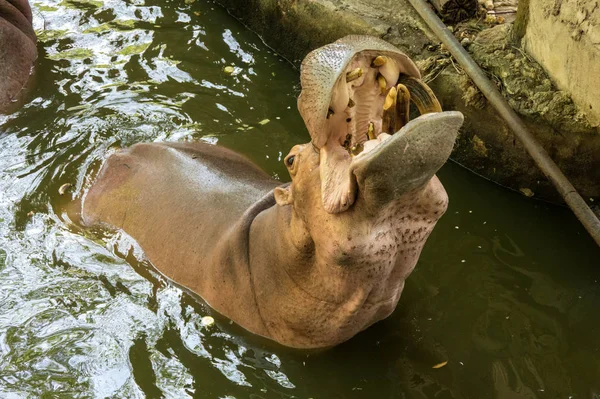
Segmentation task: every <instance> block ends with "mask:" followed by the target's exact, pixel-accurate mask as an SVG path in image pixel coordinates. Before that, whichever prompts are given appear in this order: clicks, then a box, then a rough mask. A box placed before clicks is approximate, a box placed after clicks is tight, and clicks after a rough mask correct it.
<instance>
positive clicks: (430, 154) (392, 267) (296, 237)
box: [275, 36, 463, 346]
mask: <svg viewBox="0 0 600 399" xmlns="http://www.w3.org/2000/svg"><path fill="white" fill-rule="evenodd" d="M301 79H302V93H301V95H300V98H299V99H298V107H299V110H300V113H301V114H302V116H303V118H304V120H305V123H306V125H307V127H308V130H309V132H310V134H311V137H312V141H311V142H310V143H307V144H303V145H297V146H295V147H293V148H292V149H291V151H290V153H289V154H288V155H287V156H286V157H285V159H284V162H285V165H286V166H287V168H288V170H289V173H290V175H291V178H292V183H291V184H290V185H289V186H287V187H284V186H282V187H278V188H276V189H275V200H276V202H277V204H278V205H280V206H282V207H287V206H289V207H290V208H288V209H290V213H291V219H290V220H291V221H290V222H289V230H290V233H291V237H292V241H294V245H295V247H296V248H300V249H302V248H309V249H308V250H306V251H305V252H306V255H305V256H306V257H308V258H309V259H311V262H312V264H313V265H316V266H314V267H313V269H315V270H316V269H318V270H319V271H320V272H319V274H318V275H319V276H320V277H316V275H315V274H312V272H311V276H313V277H307V278H303V275H304V274H306V273H308V272H307V270H306V269H305V268H303V269H302V270H293V271H288V273H289V274H290V276H291V278H292V279H293V280H295V281H296V282H300V281H303V283H298V284H303V286H302V289H303V290H304V291H305V292H309V293H310V295H312V296H313V297H315V298H319V301H320V302H319V303H331V304H337V305H335V306H336V307H335V311H334V313H335V314H336V315H337V316H335V317H332V319H339V320H340V322H339V323H338V324H337V325H336V323H334V322H329V324H328V325H329V326H330V327H328V329H330V330H331V331H323V328H324V327H321V324H320V325H319V326H316V325H315V326H313V327H314V328H313V327H311V331H320V333H319V334H320V335H319V339H321V337H329V338H330V340H329V341H327V340H326V339H324V340H323V341H322V342H321V341H319V343H318V344H317V343H315V340H316V338H315V337H316V335H313V336H311V337H304V338H305V339H306V342H310V345H311V346H319V345H320V346H323V345H325V344H326V343H333V342H341V341H343V340H345V339H348V338H349V337H351V336H352V335H353V334H355V333H356V332H357V331H360V330H362V329H364V328H366V327H368V326H369V325H370V324H372V323H374V322H376V321H378V320H381V319H383V318H384V317H387V316H388V315H389V314H390V313H391V312H392V311H393V309H394V308H395V305H396V303H397V301H398V299H399V297H400V293H401V292H402V289H403V286H404V280H405V279H406V277H407V276H408V274H410V272H411V271H412V270H413V268H414V266H415V264H416V262H417V260H418V257H419V255H420V253H421V249H422V247H423V245H424V243H425V240H426V239H427V237H428V236H429V234H430V233H431V231H432V229H433V227H434V225H435V223H436V222H437V220H438V219H439V218H440V217H441V216H442V214H443V213H444V212H445V210H446V208H447V204H448V197H447V195H446V192H445V190H444V188H443V186H442V185H441V183H440V182H439V180H438V179H437V177H436V176H435V173H436V172H437V171H438V169H439V168H440V167H441V166H442V165H443V164H444V163H445V162H446V161H447V159H448V157H449V156H450V153H451V151H452V148H453V146H454V142H455V140H456V136H457V134H458V131H459V128H460V126H461V125H462V122H463V116H462V114H461V113H460V112H441V107H440V105H439V103H438V101H437V99H436V98H435V96H434V95H433V93H432V92H431V90H430V89H429V88H428V87H427V86H426V85H425V84H424V83H423V82H422V81H420V79H419V72H418V70H417V68H416V67H415V65H414V64H413V63H412V61H410V60H409V59H408V57H406V56H405V55H404V54H402V53H401V52H399V51H398V50H397V49H396V48H395V47H393V46H391V45H390V44H388V43H386V42H383V41H381V40H379V39H376V38H372V37H363V36H349V37H346V38H343V39H341V40H339V41H337V42H335V43H332V44H330V45H327V46H325V47H322V48H319V49H317V50H315V51H313V52H312V53H310V54H309V55H308V56H307V57H306V59H305V60H304V62H303V64H302V71H301ZM410 102H412V103H414V104H415V106H416V108H418V110H419V111H420V113H421V116H419V117H418V118H416V119H414V120H412V121H409V107H410ZM325 276H326V277H325ZM305 277H306V276H305ZM341 304H343V305H341ZM340 312H341V313H343V314H341V313H340ZM338 317H339V318H338ZM350 319H351V320H352V323H349V322H342V321H341V320H350ZM303 323H305V324H309V322H307V321H304V322H303ZM297 329H300V326H297ZM303 345H304V344H303ZM307 345H308V344H307Z"/></svg>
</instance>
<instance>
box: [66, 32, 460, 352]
mask: <svg viewBox="0 0 600 399" xmlns="http://www.w3.org/2000/svg"><path fill="white" fill-rule="evenodd" d="M336 43H337V42H336ZM340 43H341V44H340ZM340 43H338V44H335V43H334V45H335V46H334V47H335V52H334V53H332V49H331V47H330V46H331V45H330V46H325V47H324V48H322V49H317V50H315V51H314V52H313V53H311V55H309V56H308V57H307V60H308V61H307V60H305V62H304V63H303V72H302V85H303V89H302V94H301V96H300V98H299V101H298V104H299V110H300V112H301V113H302V116H303V117H304V119H305V121H306V124H307V126H308V127H309V131H311V136H312V139H313V141H312V143H307V144H302V145H297V146H295V147H293V148H292V149H291V151H290V153H289V154H288V156H287V157H286V158H285V160H284V162H285V164H286V166H287V168H288V170H289V173H290V176H291V178H292V182H291V184H289V185H283V186H282V185H280V183H279V182H278V181H276V180H273V179H272V178H270V177H269V176H267V175H266V174H265V173H264V172H262V171H261V170H260V169H258V168H257V167H256V166H255V165H253V164H252V163H251V162H250V161H248V160H247V159H245V158H244V157H242V156H240V155H238V154H236V153H234V152H232V151H229V150H227V149H224V148H221V147H218V146H210V145H206V144H201V143H170V144H168V143H163V144H138V145H135V146H133V147H131V148H129V149H126V150H123V151H121V152H119V153H116V154H113V155H112V156H110V157H109V158H108V159H107V161H106V162H105V164H104V165H103V167H102V169H101V171H100V173H99V175H98V178H97V179H96V182H95V183H94V184H93V185H92V187H91V188H90V190H89V191H88V192H87V193H86V194H85V196H84V198H83V201H82V203H83V207H82V209H81V214H80V215H74V214H72V215H71V216H72V217H73V218H76V217H81V221H82V222H83V224H86V225H97V224H102V223H104V224H109V225H112V226H115V227H118V228H121V229H123V230H125V231H126V232H127V233H129V234H130V235H131V236H133V237H134V238H135V239H136V240H137V241H138V242H139V244H140V245H141V247H142V248H143V249H144V251H145V253H146V255H147V256H148V258H149V259H150V261H151V262H152V263H153V264H154V265H155V266H156V267H157V269H159V270H160V271H161V272H162V273H163V274H165V275H166V276H167V277H169V278H171V279H173V280H174V281H176V282H178V283H180V284H183V285H185V286H187V287H188V288H190V289H191V290H193V291H195V292H197V293H198V294H200V295H201V296H202V297H203V298H204V299H205V300H206V301H207V302H208V303H209V304H210V305H211V306H212V307H213V308H214V309H216V310H217V311H219V312H221V313H222V314H224V315H225V316H227V317H229V318H230V319H232V320H233V321H235V322H237V323H238V324H240V325H241V326H243V327H245V328H246V329H248V330H249V331H251V332H253V333H256V334H259V335H262V336H265V337H267V338H270V339H273V340H275V341H277V342H279V343H281V344H283V345H287V346H291V347H296V348H325V347H331V346H333V345H337V344H339V343H341V342H344V341H346V340H348V339H350V338H351V337H352V336H354V335H355V334H357V333H358V332H360V331H362V330H364V329H365V328H367V327H369V326H370V325H372V324H373V323H375V322H377V321H379V320H381V319H383V318H385V317H387V316H389V315H390V314H391V312H392V311H393V310H394V309H395V307H396V305H397V303H398V300H399V298H400V295H401V293H402V290H403V288H404V283H405V280H406V278H407V277H408V275H409V274H410V273H411V272H412V270H413V268H414V267H415V265H416V262H417V260H418V257H419V254H420V253H421V250H422V248H423V245H424V244H425V241H426V239H427V237H428V236H429V234H430V233H431V231H432V229H433V227H434V226H435V223H436V222H437V220H438V219H439V218H440V217H441V216H442V215H443V213H444V212H445V210H446V208H447V204H448V197H447V195H446V192H445V190H444V188H443V187H442V185H441V183H440V182H439V180H438V179H437V177H435V173H436V172H437V170H438V169H439V168H440V167H441V166H442V165H443V164H444V163H445V162H446V160H447V159H448V156H449V155H450V152H451V151H452V148H453V145H454V141H455V139H456V136H457V133H458V130H459V128H460V126H461V124H462V122H463V117H462V115H461V114H460V113H458V112H440V111H441V108H440V107H439V103H438V102H437V100H436V99H435V96H433V94H432V93H431V92H430V90H429V89H428V88H427V87H426V86H424V85H423V84H422V82H420V81H419V77H418V71H417V70H416V68H414V65H413V64H412V62H410V60H408V58H407V57H406V56H400V55H399V54H401V53H399V51H398V50H397V49H395V48H394V47H393V46H391V45H389V44H387V43H385V42H382V41H380V40H378V39H374V38H367V37H353V38H352V40H346V41H344V40H341V41H340ZM348 43H353V44H348ZM332 54H333V55H332ZM332 57H333V58H335V57H338V58H339V59H340V60H346V61H343V62H339V60H338V61H336V60H332ZM378 57H380V58H378ZM394 57H395V58H394ZM357 60H358V61H357ZM396 60H399V61H396ZM322 64H324V65H325V66H323V65H322ZM385 65H388V68H387V69H386V68H385ZM307 68H309V70H307ZM310 68H317V70H315V71H312V72H311V71H310ZM358 68H361V69H360V70H359V69H358ZM402 68H404V69H402ZM370 69H372V70H370ZM401 72H402V73H401ZM405 72H406V73H405ZM311 74H314V75H315V76H320V77H319V78H318V79H313V80H310V79H309V80H308V81H307V79H306V76H310V75H311ZM369 76H371V77H369ZM371 78H372V79H371ZM382 78H383V79H385V81H386V82H388V81H389V82H392V83H390V84H389V85H388V84H387V83H386V84H384V82H383V79H382ZM340 82H341V83H340ZM348 84H354V85H356V86H357V89H356V90H354V89H353V90H354V91H349V90H348ZM362 86H364V87H362ZM361 87H362V88H361ZM344 90H345V91H344ZM348 93H350V94H349V95H348V96H347V98H346V94H348ZM350 99H352V102H351V101H350ZM410 102H412V103H414V104H415V106H416V107H417V108H418V109H419V111H420V112H421V113H422V114H424V115H422V116H420V117H418V118H416V119H414V120H412V121H410V120H409V103H410ZM338 103H339V104H342V105H344V103H345V107H346V108H347V106H348V105H349V104H351V105H352V107H350V108H352V110H351V111H348V112H351V113H352V115H353V116H351V118H353V119H354V120H355V124H353V123H352V121H350V122H348V121H346V119H347V118H338V119H336V115H338V114H343V113H345V112H347V110H346V108H342V110H341V111H340V109H339V108H338V105H339V104H338ZM352 103H353V104H352ZM310 104H312V105H310ZM321 108H322V109H321ZM323 110H324V111H323ZM322 111H323V112H322ZM313 113H314V114H313ZM361 115H363V116H364V117H363V116H361ZM340 123H341V125H340ZM348 126H353V127H352V128H349V127H348ZM319 129H325V130H319ZM315 132H316V133H315ZM323 132H324V133H323ZM390 133H393V134H390ZM342 135H343V137H342ZM342 139H343V140H342ZM340 185H342V186H344V187H347V188H348V189H349V190H350V192H351V194H352V195H351V196H350V197H351V201H350V203H346V204H345V205H344V206H343V207H338V208H336V209H334V211H333V212H332V209H331V208H330V202H328V198H330V196H328V195H325V196H324V194H323V190H333V191H336V190H337V191H339V188H340ZM344 190H346V188H344ZM350 197H348V198H350Z"/></svg>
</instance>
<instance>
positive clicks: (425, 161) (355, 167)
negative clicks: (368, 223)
mask: <svg viewBox="0 0 600 399" xmlns="http://www.w3.org/2000/svg"><path fill="white" fill-rule="evenodd" d="M463 119H464V118H463V115H462V114H461V113H460V112H456V111H453V112H439V113H430V114H426V115H422V116H420V117H419V118H417V119H414V120H412V121H410V122H408V124H407V125H406V126H404V127H402V129H400V131H398V132H397V133H395V134H394V135H391V136H390V135H387V134H385V133H382V134H380V135H379V136H378V137H377V138H376V139H374V140H369V141H368V142H367V143H366V144H365V149H364V151H363V152H361V153H360V154H359V155H357V156H355V157H354V158H353V159H352V161H351V164H350V171H351V175H350V179H352V180H354V182H353V183H352V185H353V186H356V187H357V191H358V195H360V196H361V197H362V198H364V199H365V201H366V203H367V204H368V205H369V206H370V207H373V206H375V207H379V206H381V205H383V204H385V203H388V202H390V201H392V200H394V199H397V198H399V197H401V196H402V195H404V194H406V193H407V192H410V191H412V190H414V189H416V188H419V187H421V186H423V185H424V184H426V183H427V182H428V181H430V180H431V178H432V177H433V176H434V174H435V173H436V172H437V171H438V170H439V169H440V168H441V167H442V165H443V164H444V163H445V162H446V161H447V160H448V157H449V156H450V153H451V152H452V149H453V147H454V142H455V140H456V136H457V134H458V131H459V128H460V126H461V125H462V123H463Z"/></svg>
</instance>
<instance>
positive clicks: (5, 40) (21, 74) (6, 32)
mask: <svg viewBox="0 0 600 399" xmlns="http://www.w3.org/2000/svg"><path fill="white" fill-rule="evenodd" d="M31 22H32V16H31V8H30V7H29V3H27V0H0V113H2V112H6V111H8V110H9V107H10V105H11V104H12V103H13V102H15V100H16V99H17V97H18V96H19V94H20V92H21V89H22V88H23V86H25V84H26V83H27V79H29V75H30V73H31V68H32V67H33V62H34V61H35V59H36V58H37V49H36V38H35V32H34V31H33V27H32V25H31Z"/></svg>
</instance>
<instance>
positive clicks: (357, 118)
mask: <svg viewBox="0 0 600 399" xmlns="http://www.w3.org/2000/svg"><path fill="white" fill-rule="evenodd" d="M301 83H302V93H301V94H300V97H299V98H298V109H299V111H300V114H301V115H302V117H303V119H304V121H305V123H306V126H307V128H308V130H309V133H310V135H311V137H312V144H313V146H314V147H315V148H316V149H317V150H318V151H319V155H320V168H321V169H320V174H321V184H322V187H321V188H322V190H321V193H322V200H323V206H324V208H325V210H326V211H327V212H329V213H338V212H342V211H344V210H346V209H348V208H349V207H350V206H351V205H352V204H353V203H354V200H355V198H356V193H357V181H356V177H355V176H354V175H353V170H355V169H356V168H357V167H358V166H359V165H364V164H365V160H366V159H367V158H369V157H368V156H367V155H368V154H369V153H371V152H372V151H373V150H374V149H375V148H378V147H380V146H382V145H383V143H384V142H386V141H387V140H389V139H390V138H391V137H392V135H394V134H397V133H396V132H399V131H400V130H401V129H402V128H403V127H404V126H406V125H407V124H408V123H409V115H410V103H411V102H412V103H413V104H414V105H415V106H416V107H417V109H418V110H419V112H420V114H421V115H424V114H428V113H433V112H441V111H442V108H441V106H440V103H439V102H438V100H437V99H436V97H435V95H434V94H433V92H432V91H431V89H430V88H429V87H428V86H427V85H426V84H425V83H424V82H422V81H421V80H420V74H419V71H418V69H417V67H416V65H415V64H414V63H413V62H412V61H411V60H410V59H409V58H408V56H406V55H405V54H403V53H402V52H400V51H399V50H398V49H397V48H396V47H394V46H392V45H391V44H389V43H387V42H384V41H383V40H380V39H377V38H374V37H369V36H347V37H344V38H342V39H340V40H338V41H336V42H334V43H332V44H330V45H326V46H324V47H321V48H319V49H317V50H314V51H313V52H311V53H310V54H309V55H308V56H307V57H306V58H305V59H304V61H303V63H302V70H301ZM455 117H457V116H456V115H455ZM460 122H462V117H461V120H460ZM452 143H453V141H452Z"/></svg>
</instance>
